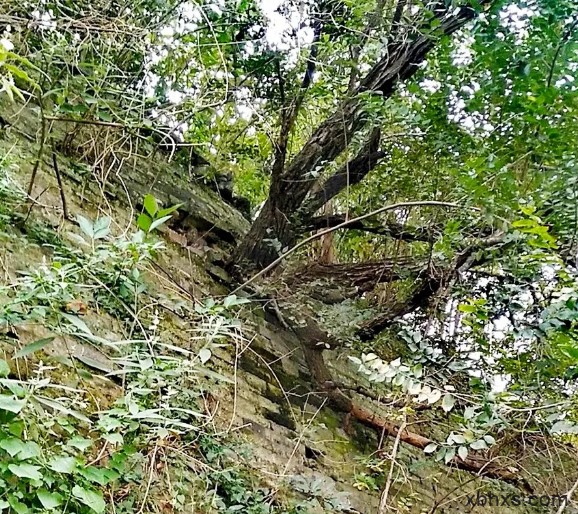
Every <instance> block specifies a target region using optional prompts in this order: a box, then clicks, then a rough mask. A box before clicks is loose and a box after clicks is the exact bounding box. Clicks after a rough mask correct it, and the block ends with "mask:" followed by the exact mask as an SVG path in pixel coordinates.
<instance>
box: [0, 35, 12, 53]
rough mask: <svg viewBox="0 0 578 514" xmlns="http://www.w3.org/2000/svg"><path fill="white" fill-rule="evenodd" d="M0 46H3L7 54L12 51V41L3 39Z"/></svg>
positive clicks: (0, 40)
mask: <svg viewBox="0 0 578 514" xmlns="http://www.w3.org/2000/svg"><path fill="white" fill-rule="evenodd" d="M0 45H1V46H3V47H4V50H7V51H8V52H10V51H12V50H14V44H13V43H12V41H10V40H9V39H6V38H5V37H4V38H2V39H0Z"/></svg>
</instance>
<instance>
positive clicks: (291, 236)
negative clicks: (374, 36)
mask: <svg viewBox="0 0 578 514" xmlns="http://www.w3.org/2000/svg"><path fill="white" fill-rule="evenodd" d="M481 3H490V2H489V1H483V0H482V2H481ZM475 14H476V12H475V10H474V9H473V8H470V7H468V6H463V7H459V8H457V9H455V8H453V7H451V8H445V7H441V8H439V9H438V8H436V9H435V10H434V11H432V17H431V18H428V17H425V18H424V20H423V24H422V25H417V26H416V27H415V28H414V29H413V30H412V31H409V32H408V33H405V32H404V34H403V37H400V41H393V42H392V43H391V44H390V45H389V46H388V48H387V50H386V52H385V57H384V58H383V59H382V60H381V61H379V62H378V63H377V64H376V65H375V66H374V67H373V68H372V69H371V70H370V72H369V73H368V74H367V75H366V76H365V78H364V79H363V80H362V81H361V83H360V85H359V87H358V88H357V90H356V91H354V92H353V95H352V97H351V98H348V99H346V100H344V101H343V102H342V104H341V106H340V107H339V108H338V109H337V110H336V111H335V112H334V113H333V114H332V115H331V116H329V117H328V118H327V119H326V120H325V121H324V122H323V123H322V124H321V125H320V126H319V127H318V128H317V129H316V130H315V131H314V132H313V134H312V135H311V137H310V138H309V141H307V143H306V144H305V145H304V146H303V148H302V149H301V151H300V152H299V153H298V154H297V155H296V156H295V157H294V158H293V160H292V161H291V163H290V164H289V165H288V166H287V167H286V169H284V170H283V169H281V167H278V169H277V168H276V169H274V170H273V171H274V173H272V177H271V187H270V190H269V198H268V200H267V203H266V204H265V206H264V208H263V209H262V211H261V213H260V215H259V216H258V218H257V220H256V221H255V223H254V224H253V226H252V227H251V230H250V231H249V233H248V235H247V236H246V239H245V240H244V241H243V242H242V243H241V244H240V246H239V247H238V248H237V249H236V251H235V252H234V254H233V262H235V263H236V264H237V265H239V266H241V267H242V268H245V267H247V263H250V265H252V266H255V265H256V266H257V267H260V268H263V267H265V266H267V265H268V264H270V263H271V262H273V261H274V260H275V258H276V257H277V256H278V254H279V250H281V249H282V248H284V247H288V246H293V245H294V244H295V242H296V241H297V239H298V237H299V236H300V235H301V233H302V232H303V229H302V228H301V227H299V226H298V225H299V224H298V223H296V221H297V218H296V216H295V215H296V213H297V212H298V211H299V209H300V208H301V207H302V204H303V202H304V201H305V199H306V197H307V195H308V193H309V192H310V191H311V189H312V187H313V185H314V184H315V183H316V182H317V179H316V178H315V177H316V176H317V173H315V172H316V171H318V170H319V169H321V168H323V167H324V166H326V165H327V164H328V163H331V162H333V161H334V160H335V159H336V158H337V157H338V156H339V155H340V154H341V153H342V152H343V151H344V150H345V149H346V148H347V146H348V144H349V143H350V141H351V140H352V138H353V135H354V134H355V133H356V132H358V131H359V130H361V129H362V128H363V127H365V125H366V124H367V118H366V117H365V116H364V115H363V109H362V108H361V101H360V96H359V95H360V94H361V93H364V92H369V93H376V94H379V95H381V96H382V98H383V99H384V100H387V99H388V98H390V97H391V96H392V94H393V92H394V90H395V86H396V85H397V83H398V82H400V81H403V80H407V79H409V78H410V77H411V76H413V75H414V73H415V72H416V71H417V70H418V69H419V65H420V64H421V63H422V62H423V61H424V59H425V57H426V55H427V54H428V52H429V51H430V50H432V49H433V48H434V47H435V46H436V44H437V43H438V42H439V40H440V36H443V35H450V34H452V33H454V32H455V31H456V30H458V29H459V28H461V27H462V26H464V25H465V24H466V23H467V22H468V21H469V20H471V19H473V18H474V16H475ZM434 20H435V21H436V22H437V23H438V27H437V28H435V29H434V28H433V27H432V23H433V22H434ZM372 146H374V145H372ZM377 157H378V156H377V155H375V156H374V157H372V156H367V159H365V160H364V159H363V156H362V161H363V163H366V162H367V163H369V164H368V165H366V166H365V170H366V171H365V173H367V172H368V171H369V169H371V167H372V166H371V162H372V161H375V159H376V158H377ZM363 176H364V175H363ZM363 176H360V177H359V179H360V180H361V179H362V178H363ZM334 182H336V183H337V184H338V185H339V187H341V188H343V187H345V186H346V185H347V184H348V181H347V180H336V181H334ZM339 192H340V190H339V188H338V190H336V191H334V190H332V191H331V195H328V196H331V197H332V196H335V195H336V194H338V193H339ZM321 206H322V205H320V206H319V207H321ZM308 215H310V216H312V215H313V213H312V212H309V213H308Z"/></svg>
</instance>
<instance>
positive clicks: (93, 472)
mask: <svg viewBox="0 0 578 514" xmlns="http://www.w3.org/2000/svg"><path fill="white" fill-rule="evenodd" d="M79 472H80V474H81V475H82V476H83V477H84V478H86V479H87V480H88V481H89V482H94V483H97V484H99V485H106V484H108V483H110V482H112V481H113V480H116V479H117V478H118V477H119V476H120V475H119V473H118V472H117V471H115V470H113V469H107V468H97V467H96V466H88V467H87V468H82V469H80V471H79Z"/></svg>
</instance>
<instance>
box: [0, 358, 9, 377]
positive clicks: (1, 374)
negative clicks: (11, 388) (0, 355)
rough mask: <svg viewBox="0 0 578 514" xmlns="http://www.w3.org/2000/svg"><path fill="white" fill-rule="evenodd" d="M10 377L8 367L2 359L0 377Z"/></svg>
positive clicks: (0, 361)
mask: <svg viewBox="0 0 578 514" xmlns="http://www.w3.org/2000/svg"><path fill="white" fill-rule="evenodd" d="M8 375H10V366H9V365H8V363H7V362H6V361H5V360H4V359H0V377H7V376H8Z"/></svg>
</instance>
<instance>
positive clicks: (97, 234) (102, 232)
mask: <svg viewBox="0 0 578 514" xmlns="http://www.w3.org/2000/svg"><path fill="white" fill-rule="evenodd" d="M93 230H94V235H93V238H94V239H103V238H105V237H106V236H107V235H108V234H109V232H110V218H109V217H108V216H103V217H102V218H98V219H97V220H96V221H95V223H94V227H93Z"/></svg>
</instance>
